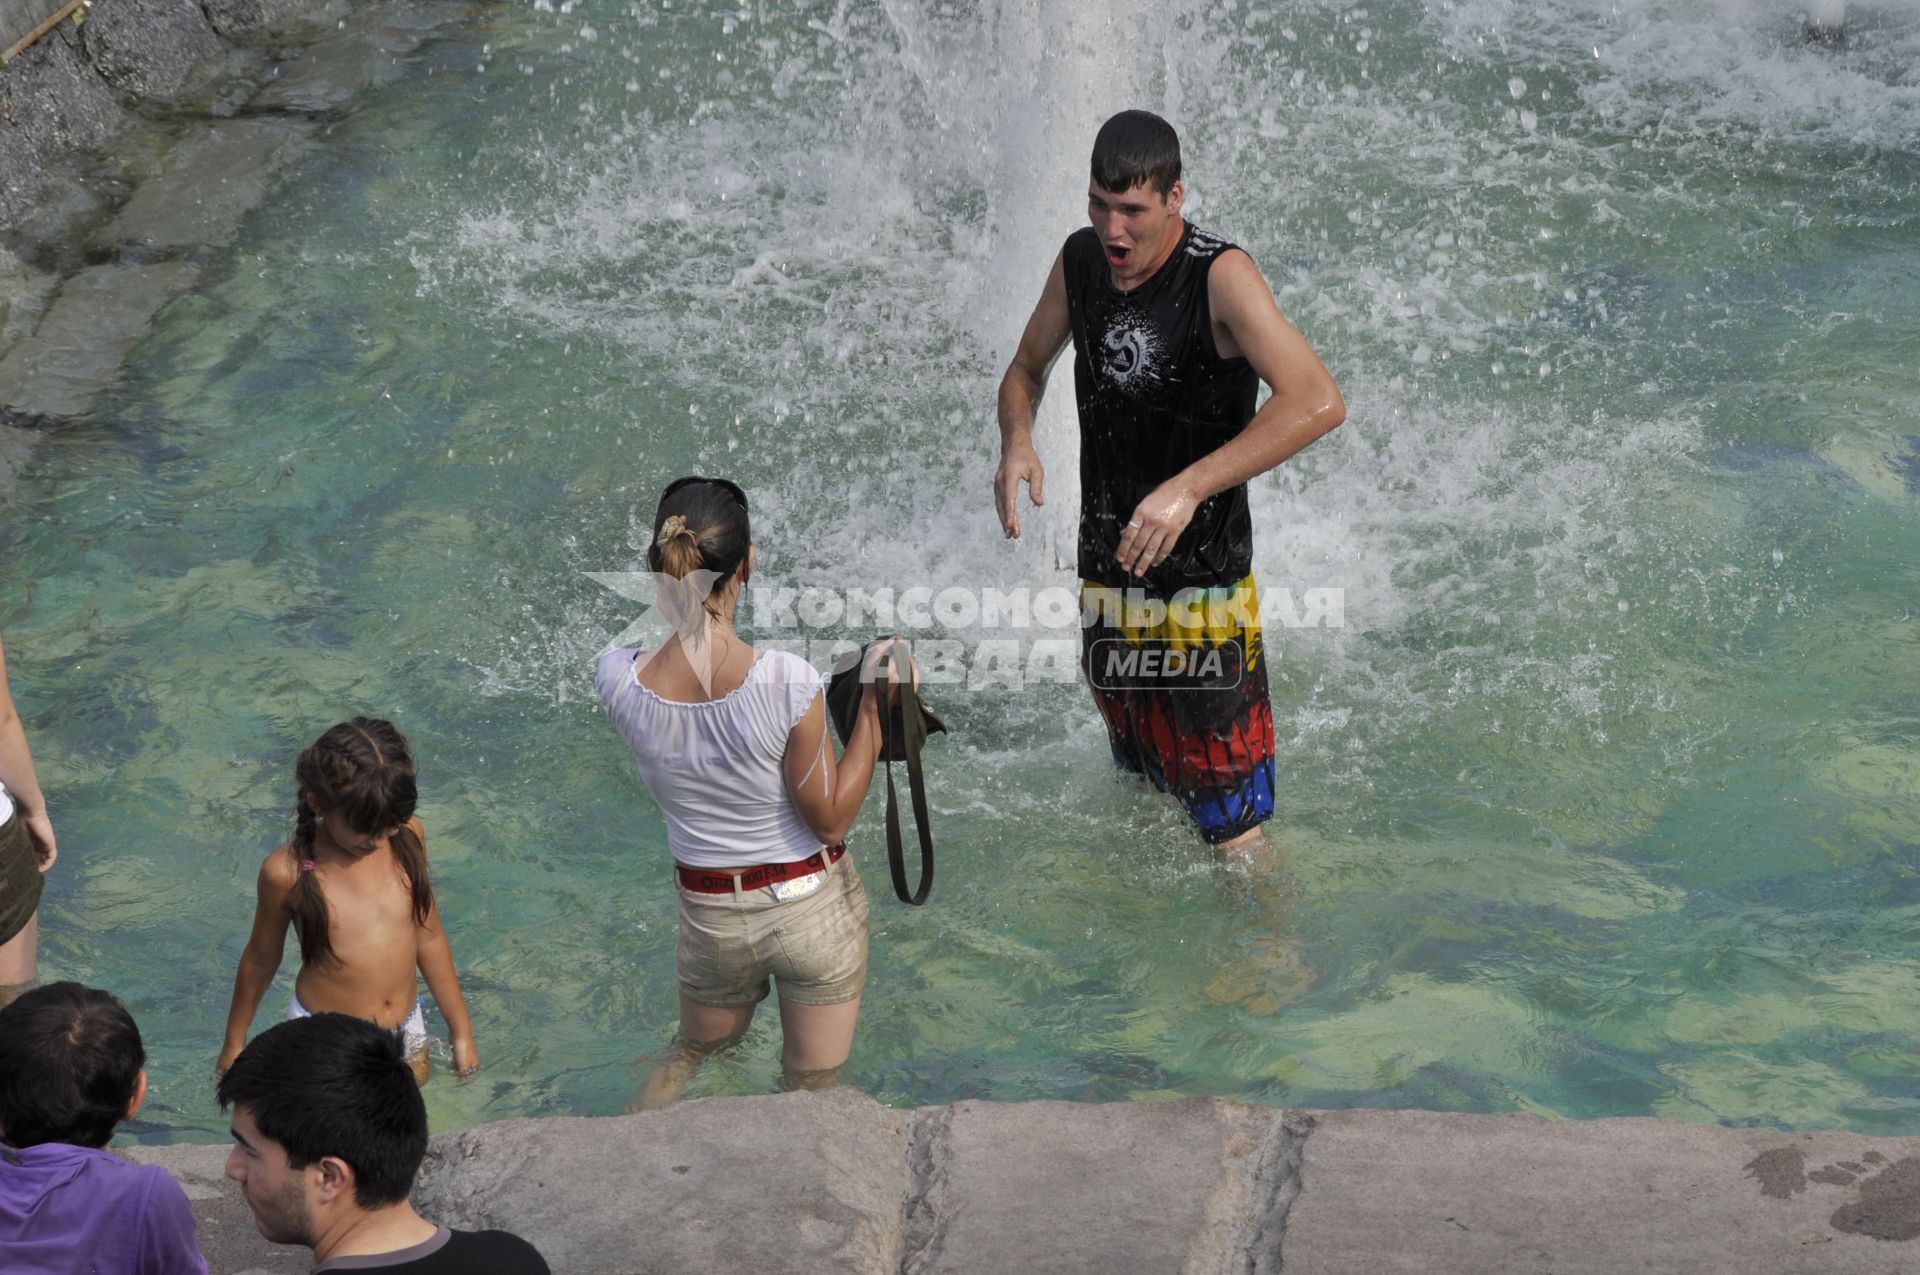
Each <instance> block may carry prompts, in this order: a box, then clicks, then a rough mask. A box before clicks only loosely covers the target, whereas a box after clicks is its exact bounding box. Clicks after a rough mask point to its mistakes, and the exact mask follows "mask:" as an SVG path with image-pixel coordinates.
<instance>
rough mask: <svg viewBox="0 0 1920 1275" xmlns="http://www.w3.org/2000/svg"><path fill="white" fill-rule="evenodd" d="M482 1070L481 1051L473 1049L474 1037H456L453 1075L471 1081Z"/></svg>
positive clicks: (454, 1041)
mask: <svg viewBox="0 0 1920 1275" xmlns="http://www.w3.org/2000/svg"><path fill="white" fill-rule="evenodd" d="M479 1070H480V1051H479V1050H477V1049H475V1048H474V1047H473V1037H471V1036H456V1037H454V1040H453V1074H454V1075H456V1076H458V1077H460V1079H462V1080H467V1079H470V1078H471V1077H472V1076H473V1074H474V1073H475V1072H477V1071H479Z"/></svg>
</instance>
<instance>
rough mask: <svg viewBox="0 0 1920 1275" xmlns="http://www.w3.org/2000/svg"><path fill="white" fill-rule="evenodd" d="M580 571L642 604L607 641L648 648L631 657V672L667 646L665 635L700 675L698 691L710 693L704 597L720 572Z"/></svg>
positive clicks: (612, 645) (710, 661) (710, 665)
mask: <svg viewBox="0 0 1920 1275" xmlns="http://www.w3.org/2000/svg"><path fill="white" fill-rule="evenodd" d="M581 574H583V575H585V576H586V577H587V578H588V579H589V580H592V581H593V582H594V583H595V584H597V585H599V586H600V587H601V588H603V589H607V590H609V591H611V592H613V593H617V594H619V595H620V596H621V597H623V598H625V599H626V600H627V601H629V602H637V603H639V604H640V612H639V614H638V615H636V616H634V618H633V620H632V621H631V622H629V623H628V625H627V627H626V628H624V629H622V630H620V632H619V634H618V635H617V636H616V637H614V639H613V640H612V641H611V642H609V643H607V647H608V649H610V650H611V649H613V648H615V647H624V646H645V647H647V648H649V649H648V650H647V651H646V653H645V654H644V655H642V656H641V657H640V658H639V659H637V660H635V661H634V671H635V672H638V671H639V670H640V669H643V668H645V667H646V666H647V665H648V664H649V663H651V662H652V661H653V660H654V659H655V658H656V657H657V656H659V655H660V653H661V652H663V651H666V650H668V649H669V646H668V641H667V639H668V638H678V639H679V641H680V648H681V650H683V651H685V652H686V656H687V663H688V664H690V665H691V666H692V667H693V675H694V676H695V677H697V678H699V679H700V687H701V689H702V690H704V691H706V692H707V693H708V694H712V693H713V685H712V678H713V642H712V633H711V628H712V626H711V620H712V617H711V615H710V614H709V613H708V611H707V598H708V597H709V596H710V595H711V594H712V593H713V586H714V585H715V584H717V583H718V582H719V581H720V578H721V576H720V573H719V572H717V571H707V570H705V569H701V570H697V571H689V572H688V573H687V574H686V575H684V576H670V575H668V574H667V573H666V572H664V571H586V572H582V573H581Z"/></svg>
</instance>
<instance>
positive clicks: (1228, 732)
mask: <svg viewBox="0 0 1920 1275" xmlns="http://www.w3.org/2000/svg"><path fill="white" fill-rule="evenodd" d="M1080 607H1081V611H1080V618H1081V637H1080V668H1081V672H1082V673H1083V674H1084V675H1085V676H1086V679H1087V684H1088V686H1090V687H1091V688H1092V690H1093V702H1094V704H1095V706H1096V707H1098V708H1099V710H1100V716H1101V717H1102V718H1104V719H1105V720H1106V723H1107V739H1108V742H1109V743H1110V744H1111V745H1112V747H1113V760H1114V763H1115V764H1116V765H1118V766H1119V767H1120V768H1121V769H1123V770H1128V771H1131V772H1133V773H1135V774H1140V775H1145V776H1146V777H1147V778H1148V779H1149V780H1151V781H1152V782H1153V784H1154V785H1155V786H1156V787H1157V788H1159V789H1160V790H1161V791H1162V792H1170V793H1172V794H1173V795H1174V796H1175V797H1178V798H1179V799H1180V802H1181V804H1183V805H1184V806H1185V807H1186V809H1187V814H1188V815H1189V816H1191V817H1192V819H1193V822H1194V824H1195V825H1196V826H1197V827H1198V828H1199V830H1200V835H1201V836H1202V837H1204V838H1205V839H1206V840H1207V841H1208V843H1210V844H1213V845H1218V844H1220V843H1221V842H1223V841H1231V840H1233V839H1234V838H1235V837H1238V836H1240V835H1241V834H1242V833H1245V832H1248V831H1250V830H1251V829H1253V828H1255V827H1257V826H1258V825H1260V824H1261V823H1263V822H1265V821H1266V820H1267V819H1269V818H1271V817H1272V816H1273V703H1272V701H1271V700H1270V699H1269V698H1268V694H1267V665H1266V660H1265V659H1264V656H1263V648H1262V643H1261V637H1260V603H1259V598H1258V596H1257V594H1256V593H1255V590H1254V585H1253V577H1252V576H1251V575H1249V576H1248V577H1247V578H1246V579H1244V580H1242V581H1240V583H1238V584H1233V585H1224V586H1221V587H1219V588H1211V589H1188V590H1185V591H1183V592H1182V593H1181V594H1180V595H1178V596H1177V597H1176V598H1174V599H1173V600H1171V601H1168V600H1165V599H1155V598H1149V597H1147V596H1146V595H1145V594H1144V593H1143V592H1142V591H1140V590H1132V589H1117V588H1114V587H1112V586H1109V585H1102V584H1095V583H1093V582H1092V581H1085V580H1083V581H1081V584H1080Z"/></svg>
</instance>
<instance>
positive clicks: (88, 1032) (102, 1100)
mask: <svg viewBox="0 0 1920 1275" xmlns="http://www.w3.org/2000/svg"><path fill="white" fill-rule="evenodd" d="M146 1060H147V1052H146V1048H145V1046H143V1045H142V1044H141V1041H140V1029H139V1028H138V1027H136V1026H135V1025H134V1022H133V1016H132V1015H130V1014H129V1013H127V1010H126V1006H124V1005H122V1004H121V1003H120V1002H119V1001H117V1000H115V999H114V998H113V997H112V996H110V995H108V994H107V993H106V992H102V991H98V990H96V989H94V988H91V987H82V986H81V985H80V984H78V983H50V984H48V985H47V986H45V987H36V988H34V989H33V990H32V991H30V992H26V993H24V994H22V995H21V996H20V997H19V998H18V999H16V1000H15V1001H14V1002H13V1003H12V1004H10V1005H8V1006H7V1007H6V1008H5V1009H0V1270H4V1271H5V1272H6V1275H72V1273H73V1272H78V1271H86V1272H89V1273H94V1275H189V1273H190V1275H206V1272H207V1263H206V1261H205V1259H203V1258H202V1257H201V1256H200V1249H199V1247H198V1245H196V1244H195V1242H194V1236H193V1213H192V1211H191V1210H190V1209H189V1208H188V1206H187V1197H186V1193H185V1192H183V1191H182V1190H181V1189H180V1184H179V1183H177V1182H175V1181H174V1180H173V1178H172V1177H171V1176H170V1175H169V1174H168V1173H167V1171H166V1170H165V1169H163V1168H161V1167H159V1166H158V1165H152V1164H128V1163H127V1162H126V1161H125V1160H122V1159H120V1158H119V1157H118V1156H115V1155H109V1154H108V1153H107V1152H106V1151H105V1150H104V1148H105V1147H106V1145H107V1142H108V1140H109V1139H111V1138H112V1137H113V1130H114V1126H115V1125H117V1124H119V1123H120V1122H121V1121H123V1120H131V1119H133V1116H134V1113H135V1112H137V1111H139V1110H140V1104H141V1103H142V1102H143V1101H144V1100H145V1099H146V1096H147V1073H146V1070H145V1064H146Z"/></svg>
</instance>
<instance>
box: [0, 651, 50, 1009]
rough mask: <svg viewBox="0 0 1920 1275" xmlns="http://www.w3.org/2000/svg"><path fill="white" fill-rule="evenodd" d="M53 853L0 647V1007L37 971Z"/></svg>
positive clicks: (31, 979)
mask: <svg viewBox="0 0 1920 1275" xmlns="http://www.w3.org/2000/svg"><path fill="white" fill-rule="evenodd" d="M58 855H59V852H58V851H57V850H56V849H55V847H54V844H53V824H52V823H51V822H50V821H49V820H48V819H47V802H46V798H44V797H42V796H41V795H40V781H39V780H38V779H36V778H35V777H34V773H33V755H32V754H31V753H29V752H28V751H27V732H26V729H25V728H24V727H23V726H21V724H20V715H19V714H18V713H16V712H15V711H14V708H13V696H12V695H11V694H10V693H9V692H8V691H7V657H6V652H5V651H3V650H0V1005H5V1004H6V1003H7V1002H8V1001H10V1000H12V999H13V994H14V993H15V992H18V991H19V990H20V986H21V985H22V984H25V983H30V982H32V981H33V977H34V975H35V974H36V973H38V972H39V955H40V880H41V874H43V873H44V872H46V870H47V869H48V868H51V867H52V866H53V861H54V859H55V858H57V857H58Z"/></svg>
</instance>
